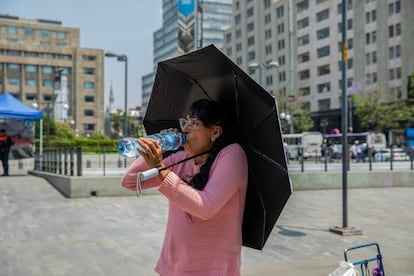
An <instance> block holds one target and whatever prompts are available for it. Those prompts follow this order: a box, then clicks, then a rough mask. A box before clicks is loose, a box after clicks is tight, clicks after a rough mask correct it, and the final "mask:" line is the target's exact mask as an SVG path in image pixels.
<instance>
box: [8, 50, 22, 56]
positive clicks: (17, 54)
mask: <svg viewBox="0 0 414 276" xmlns="http://www.w3.org/2000/svg"><path fill="white" fill-rule="evenodd" d="M6 54H7V55H8V56H21V55H22V52H20V51H16V50H7V51H6Z"/></svg>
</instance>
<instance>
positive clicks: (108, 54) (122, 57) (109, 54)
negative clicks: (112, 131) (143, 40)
mask: <svg viewBox="0 0 414 276" xmlns="http://www.w3.org/2000/svg"><path fill="white" fill-rule="evenodd" d="M105 56H106V57H116V58H117V60H118V61H121V62H125V101H124V103H125V107H124V109H125V111H124V137H125V136H128V135H129V133H128V107H127V101H128V57H127V56H126V55H117V54H115V53H114V52H106V53H105Z"/></svg>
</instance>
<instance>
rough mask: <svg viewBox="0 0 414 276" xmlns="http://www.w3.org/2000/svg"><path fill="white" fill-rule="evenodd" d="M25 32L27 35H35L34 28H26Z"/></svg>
mask: <svg viewBox="0 0 414 276" xmlns="http://www.w3.org/2000/svg"><path fill="white" fill-rule="evenodd" d="M23 32H24V35H26V36H33V35H34V30H33V29H32V28H24V30H23Z"/></svg>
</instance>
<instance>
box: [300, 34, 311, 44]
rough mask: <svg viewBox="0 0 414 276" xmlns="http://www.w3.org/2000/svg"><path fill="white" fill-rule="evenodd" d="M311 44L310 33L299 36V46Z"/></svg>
mask: <svg viewBox="0 0 414 276" xmlns="http://www.w3.org/2000/svg"><path fill="white" fill-rule="evenodd" d="M307 44H309V35H304V36H301V37H299V38H298V46H304V45H307Z"/></svg>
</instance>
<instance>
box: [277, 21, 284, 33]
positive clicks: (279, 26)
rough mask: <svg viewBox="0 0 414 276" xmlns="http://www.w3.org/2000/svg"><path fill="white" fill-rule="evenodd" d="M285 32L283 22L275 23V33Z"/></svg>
mask: <svg viewBox="0 0 414 276" xmlns="http://www.w3.org/2000/svg"><path fill="white" fill-rule="evenodd" d="M284 32H285V24H283V23H281V24H279V25H277V33H278V34H281V33H284Z"/></svg>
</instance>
